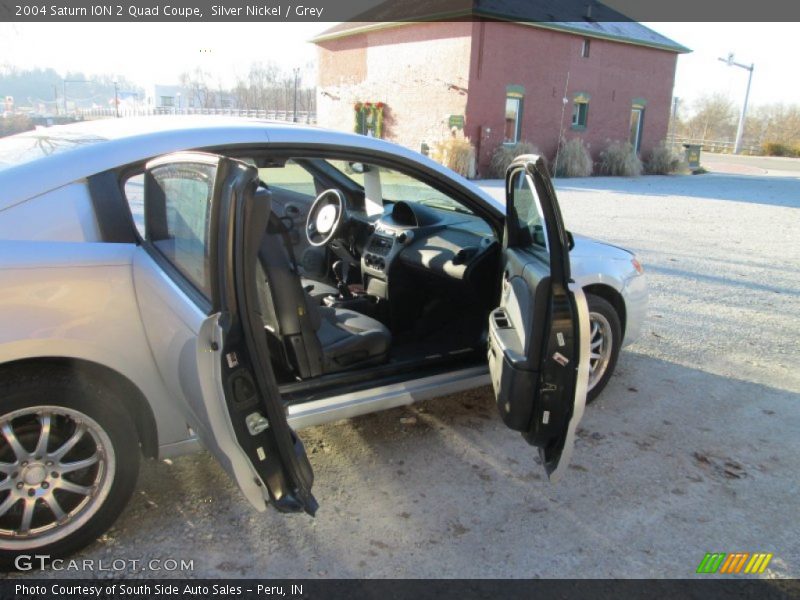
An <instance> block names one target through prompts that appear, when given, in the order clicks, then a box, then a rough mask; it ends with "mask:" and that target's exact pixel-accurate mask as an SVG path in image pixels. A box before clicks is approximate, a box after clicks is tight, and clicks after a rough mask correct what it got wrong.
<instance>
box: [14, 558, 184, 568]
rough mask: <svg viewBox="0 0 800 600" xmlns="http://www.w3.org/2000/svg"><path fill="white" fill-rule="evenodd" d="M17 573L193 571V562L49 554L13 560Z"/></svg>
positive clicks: (174, 559)
mask: <svg viewBox="0 0 800 600" xmlns="http://www.w3.org/2000/svg"><path fill="white" fill-rule="evenodd" d="M14 566H15V567H16V568H17V570H19V571H32V570H34V569H40V570H45V569H50V570H51V571H88V572H100V571H130V572H140V571H169V572H174V571H194V560H185V559H182V558H180V559H176V558H148V559H137V558H115V559H111V560H102V559H101V560H93V559H82V560H78V559H64V558H53V559H51V558H50V555H49V554H20V555H18V556H17V557H16V558H15V559H14Z"/></svg>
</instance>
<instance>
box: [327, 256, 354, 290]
mask: <svg viewBox="0 0 800 600" xmlns="http://www.w3.org/2000/svg"><path fill="white" fill-rule="evenodd" d="M332 270H333V276H334V277H335V278H336V289H338V290H339V299H340V300H349V299H350V298H352V297H353V294H352V293H351V292H350V288H349V287H348V285H347V276H348V275H349V274H350V263H348V262H347V261H345V260H337V261H336V262H335V263H333V267H332Z"/></svg>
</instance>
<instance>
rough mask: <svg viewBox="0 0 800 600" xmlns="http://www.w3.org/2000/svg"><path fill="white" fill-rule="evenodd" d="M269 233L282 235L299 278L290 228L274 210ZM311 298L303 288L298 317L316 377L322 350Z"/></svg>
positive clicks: (268, 226)
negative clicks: (312, 311) (313, 320)
mask: <svg viewBox="0 0 800 600" xmlns="http://www.w3.org/2000/svg"><path fill="white" fill-rule="evenodd" d="M267 233H268V234H269V233H271V234H276V233H277V234H279V235H280V236H281V239H282V240H283V246H284V247H285V248H286V253H287V254H288V255H289V263H290V266H291V269H292V272H293V273H294V274H295V275H296V276H297V277H298V278H299V277H300V270H299V268H298V266H297V259H296V258H295V255H294V249H293V248H292V240H291V238H290V237H289V228H288V227H287V226H286V223H284V222H283V220H282V219H281V218H280V217H278V216H277V215H276V214H275V213H274V212H273V213H270V216H269V221H268V222H267ZM298 285H300V288H301V289H302V284H301V283H300V282H299V281H298ZM309 298H310V297H309V296H308V294H307V293H306V291H305V290H303V305H302V306H298V307H297V319H298V323H299V325H300V335H301V337H302V339H303V349H304V351H305V354H306V361H307V364H308V370H309V375H310V376H311V377H315V376H317V375H321V374H322V351H321V347H320V345H319V338H318V337H317V332H316V330H315V329H314V326H313V324H312V317H311V315H309V314H308V311H309V310H314V308H315V307H312V306H311V305H312V304H313V302H309ZM315 341H316V342H317V343H316V344H314V342H315Z"/></svg>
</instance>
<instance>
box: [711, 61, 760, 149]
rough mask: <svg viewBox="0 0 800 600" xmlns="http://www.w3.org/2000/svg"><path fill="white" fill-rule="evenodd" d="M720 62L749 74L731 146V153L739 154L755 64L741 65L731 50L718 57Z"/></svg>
mask: <svg viewBox="0 0 800 600" xmlns="http://www.w3.org/2000/svg"><path fill="white" fill-rule="evenodd" d="M719 60H721V61H722V62H724V63H725V64H727V65H728V66H729V67H739V68H741V69H744V70H746V71H749V72H750V74H749V75H748V76H747V91H746V92H745V93H744V104H742V114H741V115H739V126H738V127H737V128H736V143H735V144H734V146H733V153H734V154H739V150H741V148H742V135H744V119H745V117H746V116H747V100H748V99H749V98H750V83H751V82H752V81H753V69H755V64H754V63H750V66H748V65H743V64H742V63H737V62H735V61H734V60H733V52H729V53H728V57H727V58H720V59H719Z"/></svg>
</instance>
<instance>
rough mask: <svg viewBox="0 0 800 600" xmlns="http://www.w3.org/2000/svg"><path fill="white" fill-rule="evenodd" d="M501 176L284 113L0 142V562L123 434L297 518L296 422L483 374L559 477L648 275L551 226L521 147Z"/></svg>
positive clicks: (101, 126) (116, 126) (31, 537)
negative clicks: (474, 175) (213, 469)
mask: <svg viewBox="0 0 800 600" xmlns="http://www.w3.org/2000/svg"><path fill="white" fill-rule="evenodd" d="M505 194H506V201H505V204H503V203H498V202H497V201H495V200H494V199H492V198H491V197H490V196H489V195H488V194H487V193H485V192H483V191H482V190H481V189H480V188H478V187H477V186H476V185H474V184H473V183H471V182H469V181H467V180H465V179H463V178H461V177H459V176H458V175H456V174H454V173H453V172H452V171H450V170H448V169H446V168H444V167H442V166H441V165H439V164H437V163H434V162H433V161H431V160H429V159H427V158H425V157H423V156H421V155H419V154H417V153H415V152H413V151H411V150H408V149H406V148H403V147H400V146H397V145H394V144H390V143H387V142H384V141H382V140H378V139H373V138H370V137H365V136H359V135H352V134H346V133H340V132H333V131H326V130H322V129H317V128H312V127H302V126H295V125H289V124H278V123H268V122H259V121H248V120H227V119H224V118H221V117H218V118H207V119H193V118H174V117H173V118H145V119H139V120H137V119H132V120H126V119H109V120H104V121H95V122H87V123H83V124H78V125H69V126H63V127H53V128H49V129H40V130H36V131H33V132H29V133H25V134H20V135H17V136H13V137H9V138H5V139H2V140H0V289H2V294H0V560H2V562H3V564H8V563H10V561H11V560H12V559H13V557H14V556H15V555H16V554H18V553H20V552H25V553H31V552H32V551H35V552H39V553H47V554H50V555H65V554H68V553H71V552H74V551H75V550H77V549H79V548H81V547H82V546H84V545H86V544H87V543H90V542H91V541H92V540H93V539H95V538H96V537H97V536H98V535H100V534H101V533H102V532H103V531H104V530H105V529H107V528H108V527H109V526H110V525H111V524H112V523H113V522H114V520H115V519H116V517H117V516H118V515H119V513H120V511H121V510H122V508H123V507H124V505H125V503H126V502H127V500H128V499H129V497H130V495H131V493H132V491H133V489H134V486H135V482H136V477H137V473H138V468H139V460H140V456H141V455H144V456H145V457H153V458H154V457H170V456H176V455H179V454H182V453H186V452H189V451H192V450H195V449H197V448H199V447H200V445H201V444H202V446H204V447H205V448H207V449H208V451H209V452H210V453H211V454H212V455H213V456H214V457H215V458H216V459H217V460H218V461H219V463H220V465H221V466H222V468H223V469H225V471H227V472H228V473H229V475H230V476H231V477H232V478H233V479H234V481H235V482H236V483H237V484H238V485H239V487H240V488H241V491H242V493H243V494H244V496H245V497H246V498H247V500H249V501H250V502H251V503H252V504H253V506H254V507H255V508H256V509H258V510H260V511H263V510H265V509H266V507H267V505H272V506H273V507H274V508H276V509H277V510H279V511H281V512H299V511H305V512H307V513H309V514H312V515H313V514H314V512H315V511H316V510H317V502H316V500H315V499H314V496H313V494H312V482H313V471H312V467H311V464H310V462H309V460H308V457H307V456H306V453H305V451H304V448H303V444H302V442H301V441H300V439H299V438H298V437H297V435H296V434H295V430H297V429H300V428H303V427H307V426H311V425H317V424H320V423H325V422H329V421H334V420H338V419H343V418H349V417H353V416H356V415H363V414H366V413H370V412H374V411H378V410H383V409H387V408H391V407H396V406H400V405H404V404H408V403H411V402H415V401H418V400H422V399H428V398H433V397H437V396H442V395H445V394H451V393H454V392H458V391H462V390H467V389H470V388H474V387H477V386H483V385H486V384H491V385H492V386H493V388H494V392H495V395H496V397H497V407H498V410H499V413H500V416H501V418H502V420H503V422H504V423H505V424H506V425H507V426H508V427H509V428H510V429H512V430H515V431H518V432H521V434H522V436H523V437H524V438H525V439H526V440H527V441H528V442H529V443H530V444H531V445H533V446H535V447H536V448H538V452H539V455H540V457H541V459H542V464H543V466H544V468H545V469H546V471H547V473H548V474H549V475H550V477H551V478H557V477H558V476H560V475H561V474H562V472H563V471H564V469H565V468H566V465H567V463H568V461H569V457H570V454H571V452H572V447H573V439H574V435H575V429H576V426H577V423H578V421H579V420H580V419H581V416H582V414H583V410H584V405H585V402H586V400H587V397H588V399H589V400H591V399H592V398H594V397H595V396H596V395H597V394H598V393H599V392H600V390H602V388H603V387H604V386H605V384H606V382H607V381H608V378H609V377H610V376H611V373H612V371H613V369H614V365H615V362H616V359H617V355H618V353H619V350H620V347H621V346H622V345H623V344H626V343H629V342H631V341H632V340H633V339H635V338H636V336H637V335H638V333H639V329H640V326H641V322H642V319H643V316H644V313H645V308H646V301H647V289H646V285H645V279H644V277H643V275H642V268H641V265H639V263H638V261H637V260H636V258H635V257H634V256H633V255H632V254H631V253H629V252H627V251H625V250H622V249H620V248H616V247H613V246H609V245H606V244H602V243H600V242H596V241H592V240H589V239H585V238H581V237H579V236H573V235H572V234H570V233H569V232H568V231H567V230H566V229H565V226H564V223H563V220H562V217H561V213H560V210H559V207H558V203H557V201H556V194H555V192H554V190H553V187H552V185H551V182H550V180H549V178H548V175H547V172H546V170H545V169H544V167H543V164H542V162H541V160H540V159H538V158H537V157H535V156H521V157H519V158H518V159H517V160H516V161H515V162H514V163H513V164H512V165H511V166H510V167H509V169H508V172H507V175H506V182H505Z"/></svg>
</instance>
